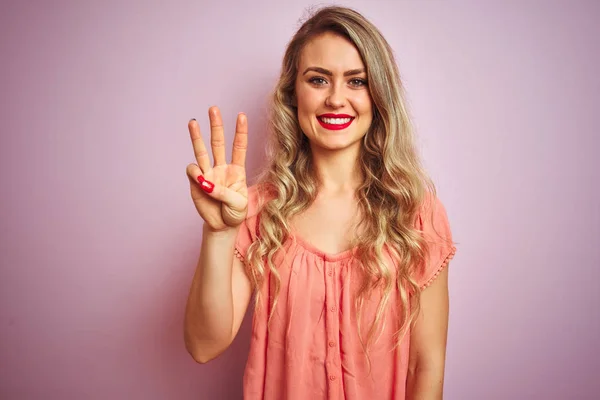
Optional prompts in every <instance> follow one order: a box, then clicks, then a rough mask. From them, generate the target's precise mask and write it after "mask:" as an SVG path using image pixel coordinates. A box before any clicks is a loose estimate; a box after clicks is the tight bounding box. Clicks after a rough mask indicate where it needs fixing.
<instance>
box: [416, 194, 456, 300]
mask: <svg viewBox="0 0 600 400" xmlns="http://www.w3.org/2000/svg"><path fill="white" fill-rule="evenodd" d="M417 229H419V230H420V231H421V232H422V235H423V237H424V239H425V241H426V243H427V255H426V259H425V262H424V263H423V264H422V265H421V267H420V268H419V270H418V271H417V276H416V281H417V284H418V285H419V287H420V288H421V289H425V288H426V287H428V286H429V285H431V283H432V282H433V281H434V280H435V278H437V276H438V275H439V274H440V272H441V271H442V270H443V269H444V268H446V267H447V266H448V263H449V262H450V260H451V259H452V258H453V257H454V255H455V254H456V247H455V246H454V243H453V241H452V232H451V230H450V223H449V221H448V215H447V213H446V209H445V207H444V205H443V204H442V202H441V201H440V200H439V199H438V198H437V197H435V196H433V195H430V196H429V197H428V198H427V199H426V200H425V202H424V204H423V206H422V207H421V210H420V212H419V215H418V217H417Z"/></svg>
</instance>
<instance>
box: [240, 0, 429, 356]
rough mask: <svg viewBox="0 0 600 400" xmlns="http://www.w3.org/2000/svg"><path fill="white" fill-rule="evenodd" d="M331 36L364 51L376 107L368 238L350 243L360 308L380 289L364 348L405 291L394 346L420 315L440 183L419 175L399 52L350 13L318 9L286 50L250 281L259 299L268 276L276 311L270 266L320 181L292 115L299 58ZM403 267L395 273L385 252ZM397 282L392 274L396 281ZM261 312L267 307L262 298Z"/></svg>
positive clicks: (363, 156)
mask: <svg viewBox="0 0 600 400" xmlns="http://www.w3.org/2000/svg"><path fill="white" fill-rule="evenodd" d="M325 32H332V33H335V34H338V35H341V36H342V37H344V38H346V39H348V40H349V41H350V42H351V43H353V44H354V46H355V47H356V49H357V50H358V52H359V54H360V56H361V58H362V60H363V63H364V64H365V67H366V71H367V79H368V87H369V91H370V95H371V98H372V104H373V122H372V124H371V126H370V128H369V130H368V132H367V134H366V135H365V136H364V140H363V143H362V146H361V150H360V156H359V157H360V160H359V161H360V162H359V164H360V167H361V172H362V174H363V177H364V181H363V182H362V184H361V185H360V186H359V187H358V189H357V193H356V198H357V199H358V205H359V211H360V213H361V215H362V216H363V218H362V219H361V222H360V223H359V224H358V226H357V229H359V230H358V231H360V232H361V235H360V237H359V238H357V239H356V241H355V242H354V243H353V247H356V248H357V250H358V251H357V252H356V254H358V256H357V257H358V258H359V261H360V262H359V263H356V265H359V267H358V268H359V269H360V272H361V274H360V275H361V276H362V281H361V284H360V285H359V290H358V292H357V293H356V298H355V303H356V307H357V311H358V316H359V317H358V318H359V327H360V326H361V324H360V315H361V313H360V310H361V309H362V306H363V303H364V301H365V299H366V298H367V297H368V296H369V293H371V291H373V290H377V291H380V293H381V300H380V302H379V304H378V306H377V311H376V314H375V317H374V321H373V323H372V325H371V328H370V329H369V332H368V336H367V341H366V342H364V341H363V337H362V334H361V332H360V328H359V336H360V338H361V342H362V343H363V347H364V346H365V343H369V342H370V341H371V339H372V338H373V337H375V336H376V334H377V331H378V327H381V326H382V322H384V321H382V318H383V315H384V311H385V308H386V306H387V305H388V302H389V298H390V293H391V292H392V290H395V289H396V290H398V291H399V297H400V301H401V303H402V304H401V307H400V311H399V313H400V314H401V315H399V317H400V321H401V322H400V326H398V328H397V331H396V333H397V336H396V344H398V343H400V341H401V340H402V337H404V335H405V333H406V332H407V330H408V329H410V326H411V325H412V324H413V323H414V321H415V317H416V315H417V313H418V309H419V298H420V289H419V286H418V284H417V283H416V281H415V279H414V277H413V276H414V271H415V268H416V267H417V266H418V265H419V264H420V263H421V262H423V261H424V260H425V254H426V247H427V244H426V242H425V241H424V240H423V238H422V236H421V235H420V233H419V231H418V230H416V229H415V227H414V222H415V219H416V217H417V213H418V211H419V209H420V207H421V206H422V204H423V202H424V200H425V198H426V195H427V193H428V192H431V193H433V194H434V195H435V188H434V186H433V183H432V182H431V180H430V179H429V177H428V176H427V174H426V173H425V172H424V170H423V168H422V167H421V163H420V160H419V157H418V155H417V151H416V148H415V143H414V137H413V128H412V126H411V123H410V118H409V114H408V111H407V108H406V105H405V99H404V94H403V87H402V83H401V80H400V74H399V72H398V67H397V65H396V62H395V60H394V56H393V51H392V49H391V47H390V46H389V44H388V43H387V41H386V40H385V39H384V37H383V36H382V34H381V33H380V32H379V30H378V29H377V28H376V27H375V26H374V25H373V24H372V23H370V22H369V21H368V20H367V19H366V18H364V17H363V16H362V15H361V14H359V13H358V12H356V11H354V10H352V9H348V8H344V7H325V8H321V9H319V10H317V12H316V13H314V14H313V15H312V17H310V18H309V19H308V20H307V21H306V22H304V23H303V24H302V26H301V27H300V29H299V30H298V32H297V33H296V34H295V35H294V36H293V38H292V39H291V41H290V42H289V44H288V46H287V49H286V52H285V55H284V58H283V63H282V68H281V75H280V77H279V81H278V83H277V85H276V87H275V90H274V93H273V96H272V99H271V107H270V109H271V114H270V119H269V124H268V126H269V133H270V145H269V148H268V150H269V151H268V157H269V162H268V164H267V168H266V169H265V171H264V173H263V174H262V175H261V176H260V177H259V180H258V184H259V185H264V187H265V188H268V192H269V193H270V194H271V198H270V199H269V200H267V201H265V204H264V205H263V206H262V209H261V212H260V219H259V220H260V223H259V237H258V239H257V240H256V241H255V242H253V243H252V245H251V246H250V248H249V249H248V254H247V257H246V258H247V263H248V264H249V265H250V279H251V282H252V285H253V287H254V289H255V290H256V291H257V293H258V290H257V289H259V288H260V287H261V285H263V284H264V283H265V278H266V277H267V275H268V273H270V274H271V281H272V282H273V284H274V297H273V299H272V304H273V306H272V310H271V313H270V315H269V321H270V318H271V317H272V316H273V310H275V306H276V304H277V298H278V296H279V292H280V287H281V280H280V275H279V273H278V270H277V267H276V265H274V262H273V259H274V255H275V253H276V252H277V251H278V250H279V249H280V248H281V247H282V246H283V243H284V242H285V240H286V238H288V237H289V235H290V233H291V227H290V225H289V221H290V219H291V218H292V217H293V216H294V215H297V214H299V213H301V212H302V211H303V210H306V209H307V208H308V207H309V206H310V205H311V204H312V202H313V201H314V200H315V198H316V195H317V192H318V188H319V182H318V179H317V177H316V175H315V174H314V170H313V164H312V155H311V149H310V146H309V142H308V139H307V138H306V136H305V135H304V134H303V133H302V131H301V129H300V125H299V122H298V117H297V109H296V107H295V105H294V104H295V101H294V96H295V83H296V77H297V74H298V65H299V59H300V54H301V51H302V49H303V48H304V46H305V45H306V44H307V42H309V41H310V40H311V39H313V38H314V37H316V36H318V35H320V34H323V33H325ZM385 248H387V250H388V251H389V254H391V255H392V257H393V258H394V259H395V260H396V261H397V268H390V266H389V265H387V264H386V262H385V260H384V249H385ZM394 275H395V276H394ZM256 300H257V307H259V306H260V303H261V299H260V297H259V296H257V298H256Z"/></svg>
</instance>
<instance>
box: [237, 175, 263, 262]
mask: <svg viewBox="0 0 600 400" xmlns="http://www.w3.org/2000/svg"><path fill="white" fill-rule="evenodd" d="M258 203H259V195H258V189H257V187H256V186H251V187H249V188H248V213H247V215H246V219H245V220H244V222H242V223H241V225H240V227H239V230H238V233H237V237H236V239H235V256H236V257H237V258H239V259H240V260H242V261H244V260H245V259H246V253H247V252H248V248H249V247H250V245H251V244H252V242H254V241H255V240H256V238H257V237H258V211H259V204H258Z"/></svg>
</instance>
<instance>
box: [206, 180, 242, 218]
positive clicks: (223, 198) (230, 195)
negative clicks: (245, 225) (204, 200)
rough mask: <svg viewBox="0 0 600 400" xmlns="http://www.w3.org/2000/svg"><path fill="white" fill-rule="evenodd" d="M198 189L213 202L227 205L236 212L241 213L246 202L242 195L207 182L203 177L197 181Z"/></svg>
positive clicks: (223, 186)
mask: <svg viewBox="0 0 600 400" xmlns="http://www.w3.org/2000/svg"><path fill="white" fill-rule="evenodd" d="M198 182H199V183H200V188H201V189H202V190H204V192H205V193H206V194H208V195H209V196H210V197H212V198H213V199H215V200H218V201H220V202H222V203H225V204H227V205H228V206H229V207H230V208H232V209H234V210H238V211H243V210H244V208H245V207H246V205H247V204H248V201H247V199H246V197H244V196H243V195H242V194H240V193H238V192H236V191H234V190H231V189H229V188H227V187H226V186H225V185H220V184H216V183H213V182H211V181H207V180H205V179H204V177H203V176H200V177H199V179H198Z"/></svg>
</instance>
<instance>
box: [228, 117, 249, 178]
mask: <svg viewBox="0 0 600 400" xmlns="http://www.w3.org/2000/svg"><path fill="white" fill-rule="evenodd" d="M247 149H248V118H247V117H246V115H245V114H243V113H240V114H238V117H237V122H236V124H235V136H234V138H233V154H232V157H231V163H232V164H235V165H239V166H240V167H245V165H246V151H247Z"/></svg>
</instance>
